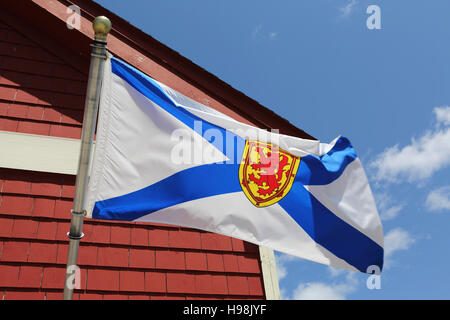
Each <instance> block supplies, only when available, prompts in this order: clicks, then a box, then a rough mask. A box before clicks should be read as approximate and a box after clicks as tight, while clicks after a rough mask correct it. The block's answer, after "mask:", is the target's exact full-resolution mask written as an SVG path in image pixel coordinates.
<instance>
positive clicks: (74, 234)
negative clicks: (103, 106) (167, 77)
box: [63, 16, 111, 300]
mask: <svg viewBox="0 0 450 320" xmlns="http://www.w3.org/2000/svg"><path fill="white" fill-rule="evenodd" d="M93 29H94V34H95V36H94V41H93V43H92V53H91V65H90V68H89V78H88V84H87V91H86V101H85V108H84V118H83V129H82V131H81V148H80V158H79V161H78V171H77V178H76V184H75V197H74V199H73V209H72V211H71V213H72V220H71V223H70V231H69V233H68V234H67V236H68V237H69V251H68V255H67V267H66V277H65V282H64V295H63V298H64V300H72V296H73V290H74V285H75V284H76V283H77V281H76V280H77V279H76V277H78V276H79V272H78V270H79V269H78V267H77V266H76V264H77V259H78V248H79V245H80V240H81V238H82V237H83V217H84V215H85V213H86V208H85V207H84V200H85V199H84V197H85V192H86V188H87V184H88V178H89V168H90V160H91V153H92V144H93V140H94V132H95V125H96V121H97V112H98V103H99V100H100V87H101V83H102V77H103V69H104V65H105V61H106V53H107V48H106V37H107V36H108V33H109V31H110V30H111V21H109V19H108V18H107V17H104V16H99V17H97V18H95V20H94V22H93Z"/></svg>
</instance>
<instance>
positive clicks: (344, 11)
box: [339, 0, 358, 18]
mask: <svg viewBox="0 0 450 320" xmlns="http://www.w3.org/2000/svg"><path fill="white" fill-rule="evenodd" d="M357 3H358V1H356V0H350V2H348V3H347V4H346V5H345V6H343V7H340V8H339V11H340V12H341V18H347V17H349V16H350V15H351V14H352V12H353V11H354V10H355V7H356V4H357Z"/></svg>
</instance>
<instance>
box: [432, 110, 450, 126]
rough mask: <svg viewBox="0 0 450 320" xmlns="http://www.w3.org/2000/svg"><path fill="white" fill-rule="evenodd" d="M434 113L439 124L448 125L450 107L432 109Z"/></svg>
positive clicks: (449, 123)
mask: <svg viewBox="0 0 450 320" xmlns="http://www.w3.org/2000/svg"><path fill="white" fill-rule="evenodd" d="M434 113H435V114H436V119H437V121H438V122H439V123H442V124H444V125H447V126H448V125H450V107H440V108H434Z"/></svg>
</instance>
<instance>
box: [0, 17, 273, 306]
mask: <svg viewBox="0 0 450 320" xmlns="http://www.w3.org/2000/svg"><path fill="white" fill-rule="evenodd" d="M36 32H37V31H36ZM41 36H42V35H41ZM86 78H87V75H85V74H81V73H80V72H78V71H77V70H75V69H74V68H72V67H71V66H69V65H67V64H66V63H65V62H63V60H61V59H60V58H59V57H57V56H54V55H53V54H51V53H49V51H47V50H46V48H42V47H41V45H40V44H39V43H36V42H34V41H33V40H32V39H28V38H27V37H25V36H24V35H22V34H21V33H20V31H19V30H16V29H15V28H13V27H11V26H8V24H7V23H1V22H0V130H6V131H15V132H22V133H30V134H39V135H52V136H59V137H68V138H79V137H80V133H81V122H82V118H83V105H84V96H83V95H84V92H85V87H86ZM74 185H75V177H73V176H67V175H60V174H53V173H42V172H28V171H20V170H12V169H5V168H0V300H2V299H6V300H8V299H47V300H54V299H61V298H62V289H63V286H64V273H65V265H66V259H67V251H68V239H67V232H68V231H69V224H70V218H71V216H70V209H71V208H72V201H73V195H74V191H75V187H74ZM83 232H84V234H85V236H84V238H83V239H82V241H81V244H80V250H79V259H78V265H79V266H80V268H81V288H80V289H76V290H75V294H74V299H80V300H85V299H105V300H106V299H130V300H131V299H144V300H148V299H199V298H200V299H211V298H213V299H229V298H236V299H241V298H253V299H263V298H264V292H263V290H262V275H261V268H260V265H259V252H258V248H257V246H254V245H252V244H249V243H245V242H243V241H241V240H237V239H232V238H229V237H225V236H222V235H216V234H212V233H207V232H203V231H199V230H193V229H188V228H181V227H177V226H171V225H163V224H148V223H147V224H146V223H124V222H112V221H110V222H108V221H98V220H91V219H86V220H85V223H84V226H83Z"/></svg>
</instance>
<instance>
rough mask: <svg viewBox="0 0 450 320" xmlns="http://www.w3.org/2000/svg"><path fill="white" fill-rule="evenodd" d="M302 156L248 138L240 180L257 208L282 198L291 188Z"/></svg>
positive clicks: (240, 170) (240, 167)
mask: <svg viewBox="0 0 450 320" xmlns="http://www.w3.org/2000/svg"><path fill="white" fill-rule="evenodd" d="M299 165H300V157H297V156H294V155H292V154H290V153H289V152H286V151H284V150H281V149H279V148H278V147H276V146H273V145H272V144H270V143H264V142H259V141H246V143H245V150H244V154H243V155H242V160H241V164H240V166H239V183H240V184H241V187H242V190H243V191H244V193H245V195H246V196H247V198H248V199H249V200H250V202H251V203H253V204H254V205H255V206H256V207H267V206H270V205H272V204H274V203H276V202H278V201H280V200H281V199H282V198H283V197H284V196H285V195H286V194H287V193H288V192H289V190H290V189H291V186H292V183H293V182H294V178H295V175H296V174H297V170H298V166H299Z"/></svg>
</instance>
